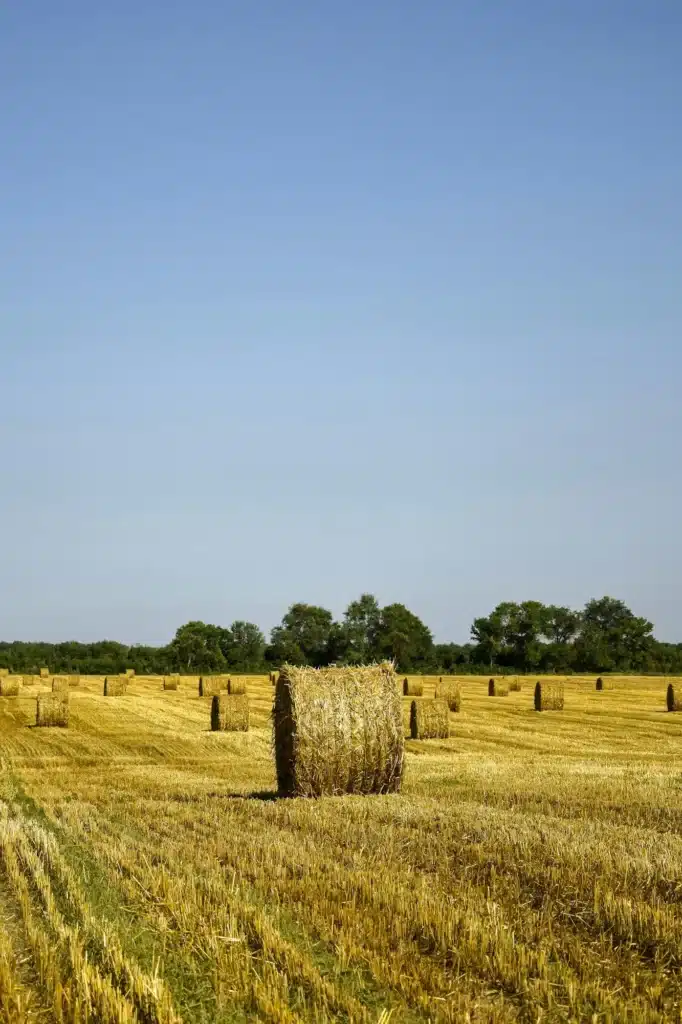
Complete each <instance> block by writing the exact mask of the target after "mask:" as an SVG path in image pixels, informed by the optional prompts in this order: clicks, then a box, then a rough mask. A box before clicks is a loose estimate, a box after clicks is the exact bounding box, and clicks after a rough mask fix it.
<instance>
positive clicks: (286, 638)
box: [268, 602, 334, 666]
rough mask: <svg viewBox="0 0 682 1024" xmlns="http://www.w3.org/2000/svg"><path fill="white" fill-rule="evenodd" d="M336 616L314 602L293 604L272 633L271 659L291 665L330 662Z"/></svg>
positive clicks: (269, 653)
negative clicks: (331, 641)
mask: <svg viewBox="0 0 682 1024" xmlns="http://www.w3.org/2000/svg"><path fill="white" fill-rule="evenodd" d="M333 622H334V619H333V616H332V613H331V612H330V611H327V609H326V608H320V607H319V606H318V605H314V604H303V603H301V602H299V603H298V604H292V606H291V607H290V608H289V610H288V612H287V613H286V615H285V616H284V618H283V619H282V622H281V625H279V626H275V628H274V629H273V630H272V633H271V634H270V647H269V650H268V660H269V661H270V662H274V663H279V664H281V663H283V662H285V661H288V662H290V663H291V664H292V665H315V666H318V665H327V664H328V663H329V660H330V659H329V640H330V637H331V635H332V626H333Z"/></svg>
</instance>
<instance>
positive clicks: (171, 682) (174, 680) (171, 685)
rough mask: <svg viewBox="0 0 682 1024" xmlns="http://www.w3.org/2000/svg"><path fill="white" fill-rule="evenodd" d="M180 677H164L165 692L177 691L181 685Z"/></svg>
mask: <svg viewBox="0 0 682 1024" xmlns="http://www.w3.org/2000/svg"><path fill="white" fill-rule="evenodd" d="M179 681H180V680H179V678H178V676H164V677H163V688H164V690H177V688H178V683H179Z"/></svg>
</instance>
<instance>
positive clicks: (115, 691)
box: [104, 676, 128, 697]
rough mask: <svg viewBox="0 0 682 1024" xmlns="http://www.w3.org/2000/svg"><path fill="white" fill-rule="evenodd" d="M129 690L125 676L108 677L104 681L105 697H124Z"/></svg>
mask: <svg viewBox="0 0 682 1024" xmlns="http://www.w3.org/2000/svg"><path fill="white" fill-rule="evenodd" d="M127 690H128V682H127V679H126V677H125V676H107V677H106V679H105V680H104V696H105V697H123V696H125V694H126V692H127Z"/></svg>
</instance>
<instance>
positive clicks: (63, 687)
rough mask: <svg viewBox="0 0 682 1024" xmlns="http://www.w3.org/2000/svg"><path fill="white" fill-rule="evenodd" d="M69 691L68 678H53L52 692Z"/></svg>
mask: <svg viewBox="0 0 682 1024" xmlns="http://www.w3.org/2000/svg"><path fill="white" fill-rule="evenodd" d="M68 689H69V677H68V676H52V692H53V693H66V692H67V691H68Z"/></svg>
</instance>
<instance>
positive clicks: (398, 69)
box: [0, 0, 682, 643]
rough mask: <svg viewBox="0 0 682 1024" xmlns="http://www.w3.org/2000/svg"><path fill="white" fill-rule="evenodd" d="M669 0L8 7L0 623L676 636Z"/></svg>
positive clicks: (681, 568)
mask: <svg viewBox="0 0 682 1024" xmlns="http://www.w3.org/2000/svg"><path fill="white" fill-rule="evenodd" d="M681 109H682V4H681V3H680V2H679V0H669V2H665V0H639V2H632V0H612V2H605V0H572V2H570V3H566V2H564V0H561V2H560V0H532V2H530V0H512V2H509V0H496V2H494V0H486V2H481V0H463V2H453V0H443V2H440V0H432V2H424V0H371V2H369V3H362V2H360V0H351V2H348V0H344V2H335V0H329V2H320V0H290V2H289V3H282V2H281V0H256V2H254V0H240V2H233V0H213V2H209V0H194V2H193V3H189V2H184V3H179V2H163V3H162V2H160V0H147V2H144V3H142V2H139V0H135V2H133V0H116V2H115V3H101V2H99V3H94V2H93V0H65V2H63V3H55V2H54V0H25V2H22V3H13V4H3V9H2V13H1V14H0V139H1V140H2V141H1V142H0V356H1V358H0V373H1V377H2V381H1V386H0V637H1V638H2V639H8V640H9V639H35V640H65V639H79V640H92V639H100V638H103V637H109V638H112V639H119V640H122V641H124V642H130V643H133V642H139V643H160V642H166V641H167V640H168V639H170V637H171V636H172V634H173V632H174V630H175V628H176V627H177V626H178V625H180V624H181V623H182V622H185V621H187V620H188V619H194V618H199V619H204V620H205V621H210V622H217V623H220V624H223V625H227V624H229V623H230V622H231V621H232V620H233V619H235V618H245V619H249V620H251V621H255V622H257V623H259V624H260V625H261V626H262V627H263V628H265V629H269V628H270V627H271V626H272V625H274V624H275V623H276V622H277V621H279V619H280V618H281V616H282V614H283V613H284V611H285V610H286V607H287V606H288V605H289V604H290V603H292V602H293V601H297V600H299V601H308V602H311V603H319V604H323V605H325V606H327V607H329V608H331V609H332V610H333V611H334V612H335V613H337V614H340V613H341V612H342V611H343V608H344V607H345V605H346V604H347V603H348V601H350V600H351V599H353V598H355V597H357V596H358V595H359V594H360V593H361V592H363V591H370V592H373V593H375V594H376V595H377V597H378V599H379V600H380V602H381V603H382V604H385V603H389V602H392V601H402V602H404V603H405V604H407V606H408V607H409V608H410V609H412V610H413V611H414V612H416V613H417V614H419V615H420V616H421V617H422V618H423V619H424V620H425V621H426V622H427V624H428V625H430V626H431V628H432V629H433V631H434V633H435V636H436V638H437V639H438V640H458V641H463V640H466V639H467V638H468V633H469V626H470V624H471V621H472V619H473V618H474V616H476V615H481V614H487V613H488V612H489V611H490V610H491V609H492V607H493V606H494V605H495V604H496V603H497V602H499V601H501V600H524V599H527V598H535V599H538V600H544V601H551V602H557V603H562V604H564V603H565V604H570V605H573V606H576V607H577V606H582V604H584V602H585V601H586V600H588V599H589V598H591V597H595V596H601V595H602V594H605V593H608V594H611V595H613V596H615V597H619V598H622V599H623V600H625V601H626V602H627V603H628V604H629V605H630V606H631V607H632V608H633V610H634V611H635V612H637V613H638V614H644V615H647V616H648V617H649V618H651V619H652V620H653V621H654V623H655V625H656V635H657V636H658V637H659V638H660V639H664V640H665V639H667V640H678V641H682V541H681V532H680V529H681V527H680V524H681V523H682V412H681V410H682V399H681V397H680V390H681V384H682V199H681V185H682V132H681V130H680V111H681Z"/></svg>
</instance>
